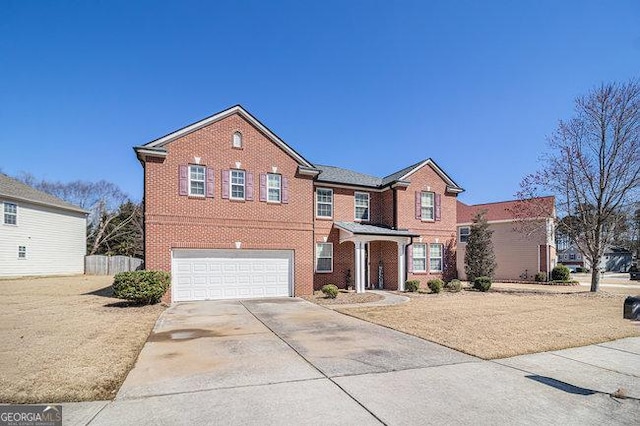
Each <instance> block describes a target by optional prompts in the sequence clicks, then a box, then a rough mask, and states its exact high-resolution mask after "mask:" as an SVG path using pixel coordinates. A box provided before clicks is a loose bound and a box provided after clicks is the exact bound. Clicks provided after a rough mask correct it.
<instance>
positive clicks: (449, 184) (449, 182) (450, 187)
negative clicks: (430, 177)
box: [397, 158, 464, 193]
mask: <svg viewBox="0 0 640 426" xmlns="http://www.w3.org/2000/svg"><path fill="white" fill-rule="evenodd" d="M427 164H428V165H430V166H431V168H432V169H433V170H434V171H435V172H436V173H437V174H438V175H439V176H440V178H441V179H442V180H444V181H445V182H446V183H447V191H449V192H456V193H460V192H463V191H464V189H462V188H460V187H459V186H458V185H457V184H456V183H455V182H454V181H453V180H451V178H450V177H448V176H447V174H446V173H445V172H444V171H443V170H442V169H441V168H440V167H438V166H437V165H436V163H435V162H434V161H433V160H432V159H431V158H427V159H426V160H424V161H423V162H422V163H420V164H418V165H417V166H416V167H414V168H413V169H411V170H409V171H408V172H407V173H406V174H405V175H403V176H401V177H400V178H399V179H397V180H400V181H402V180H406V179H407V178H408V177H409V176H411V175H412V174H414V173H415V172H417V171H418V170H420V169H421V168H423V167H424V166H426V165H427Z"/></svg>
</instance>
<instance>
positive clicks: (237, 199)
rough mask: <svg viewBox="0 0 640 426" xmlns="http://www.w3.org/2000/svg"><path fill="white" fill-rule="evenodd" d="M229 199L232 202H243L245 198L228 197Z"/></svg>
mask: <svg viewBox="0 0 640 426" xmlns="http://www.w3.org/2000/svg"><path fill="white" fill-rule="evenodd" d="M229 201H231V202H232V203H244V202H245V201H247V200H245V199H243V198H229Z"/></svg>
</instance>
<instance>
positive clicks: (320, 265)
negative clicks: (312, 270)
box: [316, 243, 333, 272]
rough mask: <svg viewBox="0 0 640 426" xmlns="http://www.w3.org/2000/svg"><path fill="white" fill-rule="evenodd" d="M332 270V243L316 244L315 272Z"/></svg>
mask: <svg viewBox="0 0 640 426" xmlns="http://www.w3.org/2000/svg"><path fill="white" fill-rule="evenodd" d="M332 271H333V244H332V243H317V244H316V272H332Z"/></svg>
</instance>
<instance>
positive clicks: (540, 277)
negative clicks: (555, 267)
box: [536, 272, 547, 283]
mask: <svg viewBox="0 0 640 426" xmlns="http://www.w3.org/2000/svg"><path fill="white" fill-rule="evenodd" d="M546 281H547V273H546V272H538V273H537V274H536V282H538V283H543V282H546Z"/></svg>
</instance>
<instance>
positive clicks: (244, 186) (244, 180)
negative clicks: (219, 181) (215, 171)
mask: <svg viewBox="0 0 640 426" xmlns="http://www.w3.org/2000/svg"><path fill="white" fill-rule="evenodd" d="M234 172H242V198H240V197H234V196H233V185H236V186H239V185H240V184H239V183H236V184H234V183H233V173H234ZM229 199H230V200H235V201H244V200H246V199H247V172H246V171H244V170H238V169H231V170H229Z"/></svg>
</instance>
